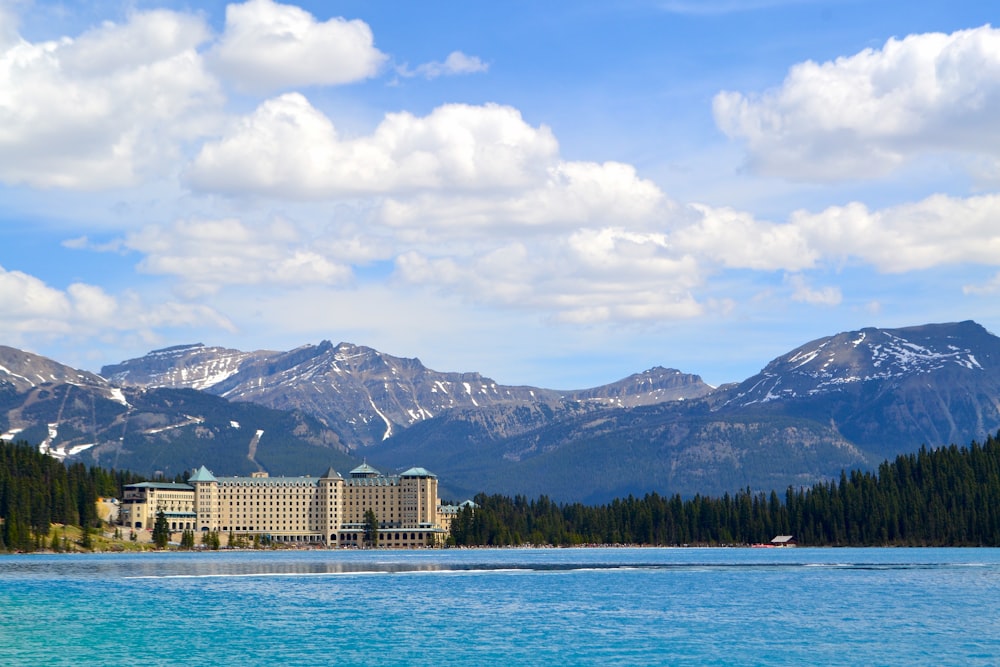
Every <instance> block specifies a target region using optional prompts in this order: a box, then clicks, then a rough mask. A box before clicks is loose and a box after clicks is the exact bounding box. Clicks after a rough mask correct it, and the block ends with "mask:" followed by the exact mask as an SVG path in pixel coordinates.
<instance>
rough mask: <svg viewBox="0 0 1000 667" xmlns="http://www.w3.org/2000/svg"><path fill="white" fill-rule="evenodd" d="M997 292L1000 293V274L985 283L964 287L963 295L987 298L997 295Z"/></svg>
mask: <svg viewBox="0 0 1000 667" xmlns="http://www.w3.org/2000/svg"><path fill="white" fill-rule="evenodd" d="M997 292H1000V273H997V274H995V275H994V276H993V277H992V278H990V279H989V280H987V281H986V282H985V283H979V284H969V285H963V286H962V293H963V294H975V295H978V296H986V295H989V294H996V293H997Z"/></svg>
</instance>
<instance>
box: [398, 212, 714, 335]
mask: <svg viewBox="0 0 1000 667" xmlns="http://www.w3.org/2000/svg"><path fill="white" fill-rule="evenodd" d="M664 241H665V240H664V238H663V237H662V236H661V235H657V234H639V233H633V232H628V231H626V230H622V229H614V228H606V229H599V230H582V231H580V232H577V233H575V234H572V235H570V236H569V237H565V238H562V237H557V238H553V239H548V240H546V241H545V242H539V241H538V240H536V242H534V243H532V244H531V245H530V246H529V245H528V244H525V243H520V242H511V243H508V244H506V245H501V246H498V247H494V248H489V249H485V250H483V251H481V252H475V253H471V254H467V255H462V256H459V255H445V256H438V257H434V256H430V255H428V254H424V253H418V252H416V251H411V252H407V253H403V254H402V255H400V256H399V257H398V258H397V260H396V268H397V275H398V277H399V278H400V279H401V280H403V281H405V282H407V283H410V284H421V285H428V286H433V287H437V288H440V289H444V290H446V291H449V292H455V293H458V294H460V295H461V296H462V297H463V298H464V299H465V300H467V301H469V302H473V303H486V304H492V305H501V306H504V307H516V308H525V309H528V310H535V311H540V312H545V313H548V314H549V316H551V317H552V318H553V319H555V320H557V321H565V322H574V323H579V324H585V323H597V322H604V321H615V320H617V321H632V320H653V319H675V318H686V317H693V316H695V315H698V314H700V313H701V312H702V310H703V307H702V306H701V305H700V304H699V303H697V301H696V300H695V298H694V296H693V295H692V288H694V287H695V286H697V285H698V284H699V283H700V281H701V279H702V275H701V273H702V272H701V270H700V268H699V267H698V265H697V263H696V262H695V261H694V259H693V258H690V257H674V256H672V255H671V253H670V252H669V250H668V249H667V248H666V247H665V245H664Z"/></svg>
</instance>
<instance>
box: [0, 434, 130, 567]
mask: <svg viewBox="0 0 1000 667" xmlns="http://www.w3.org/2000/svg"><path fill="white" fill-rule="evenodd" d="M141 480H142V478H141V477H139V476H137V475H133V474H131V473H128V472H108V471H106V470H103V469H101V468H97V467H91V468H88V467H87V466H85V465H84V464H82V463H73V464H70V465H68V466H67V465H64V464H63V463H62V462H61V461H58V460H57V459H54V458H52V457H51V456H48V455H46V454H42V453H40V452H39V451H38V449H37V448H35V447H32V446H30V445H29V444H27V443H24V442H20V443H14V444H12V443H8V442H4V441H2V440H0V523H2V525H0V551H36V550H38V549H42V548H47V547H48V546H49V545H50V541H49V540H47V539H46V538H47V537H48V536H49V532H50V530H51V526H52V524H63V525H72V526H80V527H81V528H84V529H85V531H84V534H85V536H86V534H87V533H86V530H89V529H92V528H96V527H97V526H98V525H99V523H100V522H99V520H98V517H97V499H98V498H100V497H117V498H120V497H121V493H122V487H123V486H124V485H125V484H132V483H134V482H138V481H141Z"/></svg>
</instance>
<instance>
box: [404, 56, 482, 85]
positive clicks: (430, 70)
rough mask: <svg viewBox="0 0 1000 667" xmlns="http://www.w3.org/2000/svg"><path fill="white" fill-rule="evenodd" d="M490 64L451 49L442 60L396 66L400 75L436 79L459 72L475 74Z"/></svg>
mask: <svg viewBox="0 0 1000 667" xmlns="http://www.w3.org/2000/svg"><path fill="white" fill-rule="evenodd" d="M489 69H490V66H489V65H488V64H487V63H484V62H483V61H482V60H480V59H479V58H478V57H476V56H469V55H466V54H464V53H462V52H461V51H452V52H451V53H449V54H448V57H447V58H445V59H444V62H437V61H432V62H429V63H424V64H422V65H418V66H417V68H416V69H414V70H410V69H408V68H407V67H406V66H405V65H404V66H401V67H398V68H396V71H397V72H398V73H399V75H400V76H405V77H415V76H422V77H424V78H425V79H436V78H438V77H440V76H456V75H459V74H476V73H479V72H487V71H489Z"/></svg>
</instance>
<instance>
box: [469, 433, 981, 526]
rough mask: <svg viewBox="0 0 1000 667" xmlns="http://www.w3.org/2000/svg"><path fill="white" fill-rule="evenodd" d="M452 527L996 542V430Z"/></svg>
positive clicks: (504, 505) (532, 506) (507, 512)
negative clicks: (804, 480) (825, 466)
mask: <svg viewBox="0 0 1000 667" xmlns="http://www.w3.org/2000/svg"><path fill="white" fill-rule="evenodd" d="M475 502H476V503H477V504H478V506H479V507H478V508H476V509H474V510H473V509H465V510H463V511H462V512H461V513H460V514H459V516H458V517H456V519H455V521H454V523H453V524H452V534H451V538H450V540H451V542H452V543H453V544H455V545H458V546H506V545H520V544H535V545H567V546H568V545H579V544H641V545H663V546H673V545H684V544H699V545H701V544H704V545H743V544H754V543H767V542H769V541H770V540H771V539H772V538H773V537H774V536H776V535H792V536H794V537H795V538H796V540H797V542H798V543H799V544H805V545H815V546H848V545H851V546H881V545H887V546H888V545H892V546H979V545H982V546H1000V433H998V434H997V436H989V437H987V438H986V440H985V442H983V443H982V444H980V443H977V442H973V443H971V444H970V445H969V446H968V447H958V446H955V445H952V446H950V447H943V448H940V449H934V450H931V449H928V448H926V447H922V448H921V449H920V450H919V451H917V452H915V453H912V454H903V455H900V456H898V457H896V459H895V461H892V462H889V461H886V462H884V463H883V464H882V465H880V466H879V467H878V469H877V470H876V471H873V472H862V471H857V470H855V471H852V472H851V473H846V472H842V473H841V475H840V478H839V479H837V480H831V481H828V482H821V483H818V484H815V485H813V486H811V487H807V488H797V489H796V488H791V487H790V488H788V489H787V490H786V491H785V493H784V496H783V497H780V496H779V494H778V493H777V492H775V491H771V492H770V493H763V492H753V491H751V490H750V489H746V490H743V491H740V492H738V493H735V494H725V495H723V496H722V497H721V498H710V497H704V496H700V495H696V496H694V497H693V498H690V499H682V498H681V496H680V495H674V496H672V497H664V496H661V495H659V494H657V493H649V494H647V495H645V496H643V497H642V498H635V497H632V496H629V497H628V498H625V499H619V500H614V501H613V502H611V503H609V504H605V505H598V506H588V505H583V504H580V503H572V504H558V503H555V502H553V501H551V500H550V499H548V498H547V497H545V496H543V497H541V498H538V499H537V500H528V499H527V498H525V497H523V496H515V497H514V498H510V497H507V496H502V495H483V494H480V495H479V496H477V497H476V498H475Z"/></svg>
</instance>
